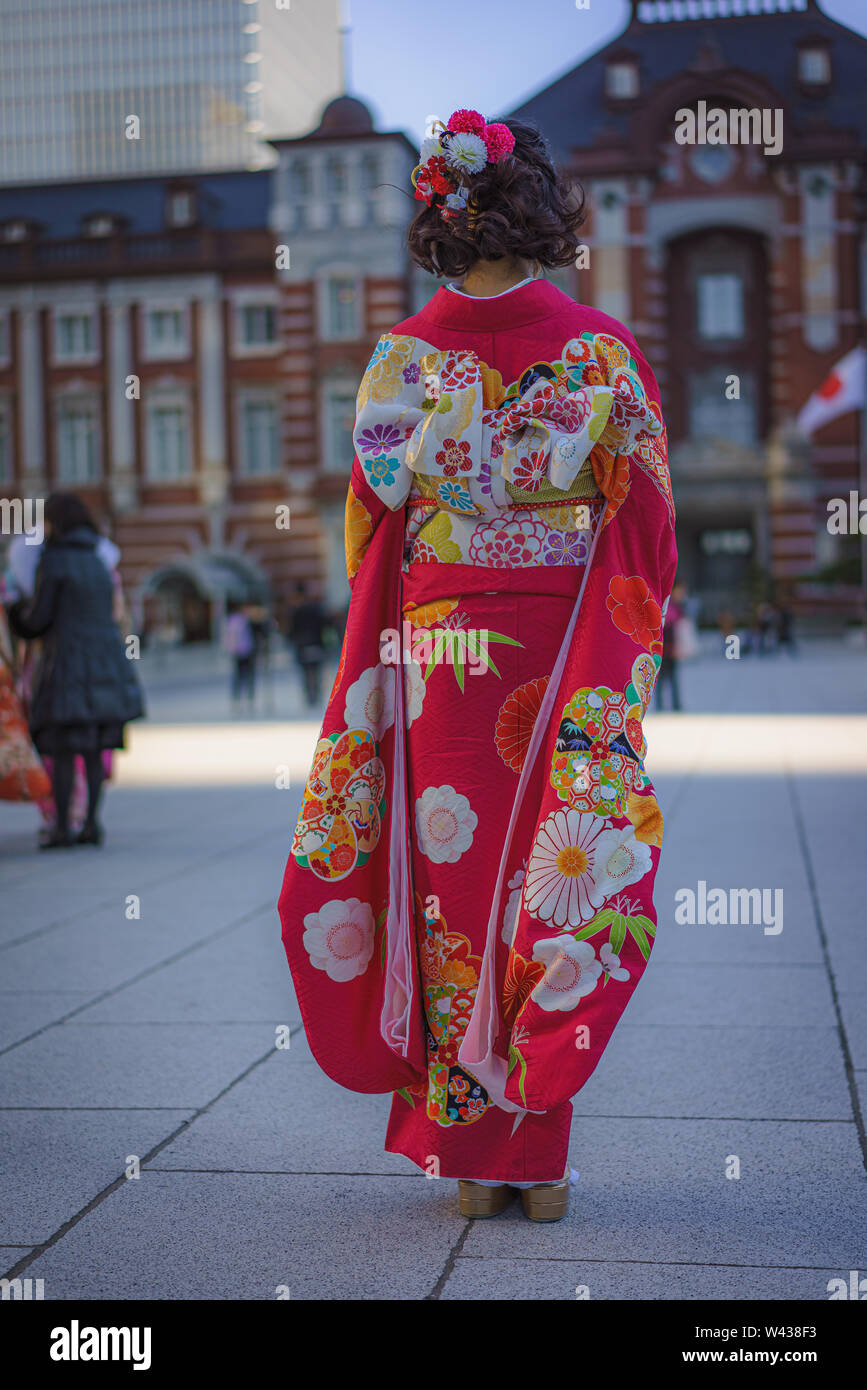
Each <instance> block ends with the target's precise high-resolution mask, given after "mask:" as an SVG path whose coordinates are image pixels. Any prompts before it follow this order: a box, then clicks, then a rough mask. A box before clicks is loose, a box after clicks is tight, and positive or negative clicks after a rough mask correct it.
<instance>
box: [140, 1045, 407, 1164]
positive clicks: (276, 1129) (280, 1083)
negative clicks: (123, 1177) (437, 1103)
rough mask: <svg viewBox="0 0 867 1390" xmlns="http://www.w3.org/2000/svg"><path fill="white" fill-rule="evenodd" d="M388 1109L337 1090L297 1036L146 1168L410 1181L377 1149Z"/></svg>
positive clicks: (382, 1101) (387, 1101) (386, 1101)
mask: <svg viewBox="0 0 867 1390" xmlns="http://www.w3.org/2000/svg"><path fill="white" fill-rule="evenodd" d="M390 1105H391V1098H390V1097H389V1096H377V1095H360V1094H358V1093H357V1092H355V1091H344V1090H343V1089H342V1088H341V1087H340V1086H338V1085H337V1084H336V1083H335V1082H333V1081H331V1080H330V1079H329V1078H328V1077H327V1076H326V1075H325V1073H324V1072H323V1071H321V1070H320V1068H319V1067H318V1066H317V1065H316V1063H315V1062H314V1060H313V1058H312V1056H311V1054H310V1050H309V1048H308V1047H307V1045H306V1042H305V1040H304V1036H303V1034H299V1035H295V1036H293V1037H292V1039H291V1046H290V1048H289V1050H288V1051H287V1050H281V1051H278V1052H276V1053H275V1054H274V1056H273V1057H269V1058H268V1060H267V1061H266V1062H264V1063H263V1064H262V1066H261V1067H257V1068H256V1069H255V1071H253V1072H252V1073H251V1074H250V1076H249V1077H248V1078H247V1079H246V1081H245V1082H244V1083H243V1085H240V1086H235V1087H233V1088H232V1090H231V1091H229V1092H228V1094H227V1095H225V1096H223V1097H222V1098H221V1099H220V1100H219V1101H218V1102H217V1103H216V1104H215V1105H213V1106H212V1107H211V1108H210V1109H209V1110H208V1111H207V1113H206V1114H204V1115H202V1116H200V1117H199V1118H198V1119H197V1120H196V1123H195V1124H194V1125H191V1126H190V1127H189V1129H186V1130H184V1132H183V1134H180V1135H179V1136H178V1138H177V1139H175V1140H174V1142H173V1143H172V1144H170V1145H169V1146H168V1148H166V1149H164V1150H163V1151H162V1153H160V1155H159V1157H158V1158H157V1159H155V1160H154V1162H155V1165H156V1167H158V1168H208V1169H215V1170H219V1169H232V1170H248V1171H255V1170H260V1171H263V1172H286V1173H298V1172H306V1173H378V1174H383V1175H384V1174H389V1173H404V1174H411V1175H413V1176H416V1175H417V1174H418V1169H417V1168H416V1167H415V1166H414V1165H413V1164H412V1163H411V1162H410V1160H409V1159H408V1158H404V1157H403V1155H401V1154H392V1153H386V1152H385V1150H384V1148H383V1144H384V1142H385V1131H386V1126H387V1123H388V1112H389V1107H390ZM424 1181H427V1179H424Z"/></svg>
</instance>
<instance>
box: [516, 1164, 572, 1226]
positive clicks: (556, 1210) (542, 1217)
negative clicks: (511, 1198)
mask: <svg viewBox="0 0 867 1390" xmlns="http://www.w3.org/2000/svg"><path fill="white" fill-rule="evenodd" d="M521 1202H522V1204H523V1207H524V1215H525V1216H528V1217H529V1218H530V1220H531V1221H562V1220H563V1217H564V1216H565V1215H566V1212H567V1211H568V1210H569V1174H568V1173H567V1175H566V1176H565V1177H564V1178H561V1179H560V1181H559V1182H543V1183H539V1185H538V1186H537V1187H524V1188H522V1189H521Z"/></svg>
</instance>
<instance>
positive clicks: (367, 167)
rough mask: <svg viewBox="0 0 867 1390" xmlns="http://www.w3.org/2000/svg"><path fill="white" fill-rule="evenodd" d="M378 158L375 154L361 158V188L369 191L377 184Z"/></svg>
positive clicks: (378, 176)
mask: <svg viewBox="0 0 867 1390" xmlns="http://www.w3.org/2000/svg"><path fill="white" fill-rule="evenodd" d="M379 178H380V175H379V158H378V156H377V155H375V154H365V155H362V157H361V187H362V188H363V189H364V190H366V191H369V190H370V189H372V188H375V187H376V185H377V184H378V183H379Z"/></svg>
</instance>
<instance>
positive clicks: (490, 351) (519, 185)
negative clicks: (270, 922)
mask: <svg viewBox="0 0 867 1390" xmlns="http://www.w3.org/2000/svg"><path fill="white" fill-rule="evenodd" d="M413 182H414V184H415V189H416V197H417V198H419V199H421V200H422V201H423V202H424V204H425V206H424V207H423V208H420V209H419V212H418V214H417V216H416V218H415V220H414V222H413V224H412V227H411V229H410V233H409V247H410V251H411V254H412V255H413V257H414V258H415V259H416V261H418V263H419V264H420V265H422V266H424V268H425V269H428V270H432V271H434V272H435V273H437V274H440V275H443V276H455V277H460V276H463V277H464V279H463V282H462V286H461V288H460V289H458V288H457V287H456V286H455V285H453V284H448V285H447V286H445V287H443V288H440V289H438V290H437V292H436V293H435V294H434V295H433V297H432V299H431V300H430V302H429V303H428V304H427V306H426V307H425V308H424V309H423V310H422V311H421V312H420V313H418V314H414V315H413V316H412V317H410V318H408V319H405V320H404V321H403V322H402V323H398V324H396V325H395V327H394V328H393V329H392V331H391V332H389V333H386V334H384V335H383V336H382V337H381V338H380V340H379V342H378V343H377V346H376V348H375V350H374V353H373V356H372V358H371V360H370V363H369V365H368V367H367V369H366V371H365V374H364V378H363V380H362V383H361V388H360V390H359V393H358V414H357V420H356V426H355V430H354V443H355V458H354V460H353V464H352V474H351V480H350V485H349V494H348V497H347V504H346V556H347V572H348V575H349V581H350V585H351V587H352V600H351V604H350V609H349V618H348V622H347V627H346V635H345V638H344V643H343V649H342V652H341V656H340V662H339V666H338V670H337V675H336V678H335V681H334V686H333V689H332V691H331V695H330V698H329V702H328V705H327V709H326V712H325V717H324V720H323V724H322V729H321V734H320V738H319V741H318V743H317V746H316V751H315V755H314V761H313V766H312V769H311V772H310V775H309V777H308V780H307V785H306V787H305V790H304V797H303V802H302V806H301V813H300V817H299V820H298V825H297V828H296V830H295V835H294V839H293V843H292V850H291V854H290V857H289V861H288V864H287V868H286V874H285V878H284V883H283V890H282V893H281V896H280V914H281V919H282V924H283V941H284V945H285V948H286V953H287V956H288V959H289V964H290V966H291V969H292V974H293V978H294V982H295V986H296V992H297V995H298V1000H299V1004H300V1008H301V1012H302V1016H303V1019H304V1025H305V1029H306V1032H307V1036H308V1039H309V1041H310V1045H311V1048H312V1050H313V1052H314V1055H315V1056H316V1058H317V1060H318V1061H319V1063H320V1065H321V1066H322V1067H323V1068H324V1070H325V1071H326V1072H327V1073H328V1074H329V1075H330V1076H331V1077H333V1078H334V1079H335V1080H336V1081H338V1082H339V1083H340V1084H341V1085H343V1086H346V1087H348V1088H350V1089H352V1090H356V1091H390V1092H393V1093H394V1095H393V1102H392V1109H391V1117H390V1121H389V1126H388V1133H387V1137H386V1145H385V1147H386V1149H387V1150H389V1151H390V1152H393V1153H402V1154H405V1155H407V1156H408V1157H409V1158H410V1159H412V1160H413V1162H415V1163H416V1164H417V1165H418V1166H419V1168H421V1169H423V1170H424V1171H425V1172H426V1173H428V1175H430V1176H443V1177H453V1178H458V1179H459V1180H460V1203H461V1210H462V1212H463V1213H464V1214H465V1215H474V1216H483V1215H493V1214H494V1213H495V1212H497V1211H499V1210H501V1209H502V1208H503V1207H504V1206H505V1205H506V1203H507V1202H508V1201H509V1200H510V1199H511V1198H512V1197H513V1196H514V1190H515V1188H516V1187H522V1188H523V1190H522V1200H523V1204H524V1210H525V1212H526V1213H527V1215H528V1216H530V1217H531V1219H534V1220H559V1219H560V1217H561V1216H562V1215H563V1214H564V1213H565V1211H566V1205H567V1201H568V1190H569V1177H570V1170H569V1167H568V1164H567V1161H566V1160H567V1146H568V1137H569V1125H570V1119H571V1112H572V1107H571V1104H570V1101H571V1098H572V1097H573V1096H574V1095H575V1094H576V1092H577V1091H579V1090H580V1089H581V1087H582V1086H583V1085H584V1083H585V1082H586V1081H587V1079H588V1077H589V1076H590V1075H591V1073H592V1072H593V1070H594V1068H595V1066H596V1064H597V1063H598V1061H599V1059H600V1057H601V1056H602V1053H603V1051H604V1049H605V1047H606V1045H607V1043H608V1040H609V1038H610V1036H611V1033H612V1031H613V1029H614V1027H615V1024H616V1023H617V1021H618V1019H619V1018H620V1016H621V1014H622V1013H623V1010H624V1008H625V1006H626V1003H627V1001H628V999H629V997H630V995H631V994H632V991H633V990H634V988H635V986H636V984H637V982H638V980H639V978H640V976H641V974H642V973H643V970H644V967H645V965H646V963H647V960H648V957H649V955H650V950H651V947H652V945H653V940H654V932H655V920H656V918H655V912H654V907H653V898H652V890H653V881H654V877H655V873H656V867H657V862H658V858H659V847H660V843H661V838H662V816H661V814H660V810H659V806H658V804H657V801H656V797H655V795H654V790H653V786H652V784H651V782H650V780H649V778H648V777H647V775H646V773H645V771H644V755H645V751H646V745H645V741H644V736H643V734H642V719H643V716H644V713H645V711H646V710H647V707H648V704H649V702H650V698H651V694H652V692H653V686H654V681H655V679H656V672H657V669H658V666H659V661H660V653H661V648H662V622H663V615H664V611H665V607H666V603H667V600H668V597H669V595H670V592H671V588H672V584H673V580H674V574H675V568H676V549H675V539H674V506H673V502H672V496H671V488H670V484H669V475H668V467H667V460H666V442H665V428H664V425H663V420H662V414H661V411H660V407H659V392H658V388H657V385H656V381H655V379H654V376H653V373H652V372H651V370H650V368H649V367H648V365H647V363H646V362H645V360H644V358H643V357H642V355H641V352H640V351H639V349H638V347H637V345H636V343H635V340H634V339H633V337H632V335H631V334H630V333H629V332H628V330H627V329H626V328H624V327H623V325H622V324H620V323H618V322H616V320H614V319H611V318H609V317H608V316H607V315H606V314H602V313H598V312H596V311H595V310H593V309H590V308H587V307H585V306H584V305H580V304H576V303H575V302H574V301H573V300H572V299H570V298H569V297H568V296H567V295H565V294H563V293H562V292H561V291H560V290H559V289H557V288H556V287H555V286H554V285H553V284H551V283H550V282H549V281H547V280H546V279H544V278H543V277H542V276H541V268H542V267H543V266H561V265H566V264H569V263H571V262H572V261H573V260H574V258H575V254H576V248H577V245H578V239H577V230H578V227H579V226H580V223H581V221H582V214H581V209H580V207H578V206H576V205H575V203H574V201H573V194H572V193H571V190H569V189H567V188H566V187H565V186H563V185H561V184H560V183H559V182H558V178H557V175H556V173H555V171H554V169H553V167H552V165H551V163H550V160H549V157H548V154H547V151H546V149H545V146H544V143H543V141H542V139H541V137H540V136H539V134H538V133H537V132H536V131H535V130H533V128H532V127H530V126H527V125H525V124H524V123H523V122H518V121H514V122H510V123H509V125H508V127H507V126H505V125H502V124H493V125H488V124H487V123H486V122H485V120H484V118H483V117H482V116H480V115H479V114H478V112H475V111H468V110H461V111H457V112H455V113H454V115H453V116H452V117H451V118H450V120H449V122H448V125H447V126H442V125H441V123H439V125H438V128H436V129H435V133H434V135H433V136H432V137H430V138H429V139H428V140H426V141H425V144H424V146H423V148H422V153H421V163H420V165H419V167H418V168H417V169H416V170H415V171H414V176H413ZM534 271H535V274H534Z"/></svg>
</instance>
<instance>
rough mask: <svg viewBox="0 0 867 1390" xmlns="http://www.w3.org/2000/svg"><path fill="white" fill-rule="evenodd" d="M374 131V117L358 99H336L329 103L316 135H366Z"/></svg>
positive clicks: (344, 97)
mask: <svg viewBox="0 0 867 1390" xmlns="http://www.w3.org/2000/svg"><path fill="white" fill-rule="evenodd" d="M372 131H373V117H372V116H371V114H370V111H369V110H368V109H367V107H366V106H365V104H364V102H363V101H359V100H358V99H357V98H356V97H347V96H342V97H335V98H334V100H333V101H329V103H328V105H327V106H326V108H325V110H324V111H323V112H322V117H321V119H320V121H319V125H318V126H317V127H316V129H315V130H314V131H313V134H314V135H327V136H329V137H333V136H335V135H366V134H368V132H372Z"/></svg>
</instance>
